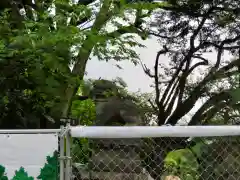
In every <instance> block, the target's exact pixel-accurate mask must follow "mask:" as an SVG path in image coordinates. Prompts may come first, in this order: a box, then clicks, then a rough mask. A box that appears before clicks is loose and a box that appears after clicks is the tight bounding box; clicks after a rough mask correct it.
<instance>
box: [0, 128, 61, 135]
mask: <svg viewBox="0 0 240 180" xmlns="http://www.w3.org/2000/svg"><path fill="white" fill-rule="evenodd" d="M60 132H61V129H2V130H0V134H48V133H60Z"/></svg>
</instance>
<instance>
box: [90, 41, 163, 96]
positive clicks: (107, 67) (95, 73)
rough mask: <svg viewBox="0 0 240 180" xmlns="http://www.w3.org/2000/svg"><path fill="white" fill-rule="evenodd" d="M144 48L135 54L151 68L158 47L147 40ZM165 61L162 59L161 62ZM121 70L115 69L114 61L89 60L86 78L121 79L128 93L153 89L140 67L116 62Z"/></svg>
mask: <svg viewBox="0 0 240 180" xmlns="http://www.w3.org/2000/svg"><path fill="white" fill-rule="evenodd" d="M143 44H144V45H145V46H146V48H138V49H137V53H138V54H139V55H140V59H141V60H142V61H143V62H144V63H145V64H146V65H147V66H148V67H150V68H151V67H153V65H154V62H155V57H156V54H157V51H158V50H160V45H159V44H158V42H157V39H156V38H154V39H148V40H146V41H143ZM164 60H165V61H166V60H167V59H166V58H163V59H162V61H164ZM118 64H120V65H121V67H123V69H119V68H117V67H116V66H115V65H116V61H109V62H103V61H101V62H100V61H98V60H97V59H96V58H93V59H92V60H90V61H89V62H88V64H87V70H86V71H87V75H86V77H87V78H94V79H97V78H99V77H101V78H104V79H109V80H111V79H113V78H116V77H121V78H123V80H124V81H125V82H126V83H127V85H128V89H129V90H130V91H137V90H139V89H140V90H141V91H142V92H151V91H153V89H152V88H151V87H150V85H151V84H152V80H151V79H150V78H149V77H147V76H146V75H145V73H144V72H143V70H142V67H141V66H140V65H138V66H135V65H134V64H133V63H131V62H130V61H122V62H118Z"/></svg>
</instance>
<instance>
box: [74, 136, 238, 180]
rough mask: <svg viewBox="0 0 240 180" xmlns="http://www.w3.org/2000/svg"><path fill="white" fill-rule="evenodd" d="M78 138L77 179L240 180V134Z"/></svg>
mask: <svg viewBox="0 0 240 180" xmlns="http://www.w3.org/2000/svg"><path fill="white" fill-rule="evenodd" d="M72 142H73V144H72V152H71V157H72V163H73V164H72V165H73V166H72V167H73V168H72V174H73V178H74V179H75V180H180V179H181V180H238V179H239V180H240V153H239V152H240V136H225V137H196V138H193V137H192V138H185V137H184V138H183V137H162V138H134V139H133V138H127V139H109V138H108V139H98V138H95V139H90V138H73V141H72Z"/></svg>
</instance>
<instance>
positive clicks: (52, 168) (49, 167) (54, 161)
mask: <svg viewBox="0 0 240 180" xmlns="http://www.w3.org/2000/svg"><path fill="white" fill-rule="evenodd" d="M58 167H59V166H58V152H57V151H55V152H54V153H53V156H47V163H45V165H44V167H43V168H41V171H40V175H39V176H38V177H37V178H38V179H42V180H57V179H58V177H59V176H58V172H59V171H58Z"/></svg>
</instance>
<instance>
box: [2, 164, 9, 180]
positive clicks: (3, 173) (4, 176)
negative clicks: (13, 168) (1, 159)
mask: <svg viewBox="0 0 240 180" xmlns="http://www.w3.org/2000/svg"><path fill="white" fill-rule="evenodd" d="M0 180H8V177H7V176H6V175H5V167H3V166H1V165H0Z"/></svg>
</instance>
